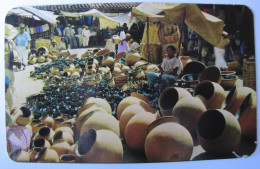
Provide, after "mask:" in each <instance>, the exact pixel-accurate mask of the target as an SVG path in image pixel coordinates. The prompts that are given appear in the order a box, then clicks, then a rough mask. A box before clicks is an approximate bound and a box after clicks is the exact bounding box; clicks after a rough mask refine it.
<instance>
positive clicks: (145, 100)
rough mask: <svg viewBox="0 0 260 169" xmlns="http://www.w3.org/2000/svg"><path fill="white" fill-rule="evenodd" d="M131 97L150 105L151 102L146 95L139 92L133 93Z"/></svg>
mask: <svg viewBox="0 0 260 169" xmlns="http://www.w3.org/2000/svg"><path fill="white" fill-rule="evenodd" d="M131 96H133V97H136V98H138V99H140V100H142V101H144V102H145V103H146V104H148V105H150V104H151V101H150V100H149V99H148V98H147V97H146V96H144V95H142V94H140V93H137V92H131Z"/></svg>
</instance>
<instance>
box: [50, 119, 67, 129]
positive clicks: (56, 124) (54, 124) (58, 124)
mask: <svg viewBox="0 0 260 169" xmlns="http://www.w3.org/2000/svg"><path fill="white" fill-rule="evenodd" d="M64 121H65V120H64V119H63V118H55V119H54V123H53V125H52V127H51V128H52V130H56V128H58V127H59V126H63V125H62V123H63V122H64Z"/></svg>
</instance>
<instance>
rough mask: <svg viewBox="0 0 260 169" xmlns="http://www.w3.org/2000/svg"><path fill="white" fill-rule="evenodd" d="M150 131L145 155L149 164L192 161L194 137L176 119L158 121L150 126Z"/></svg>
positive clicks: (146, 141) (169, 118)
mask: <svg viewBox="0 0 260 169" xmlns="http://www.w3.org/2000/svg"><path fill="white" fill-rule="evenodd" d="M164 118H167V119H168V120H167V119H164ZM171 118H173V119H171ZM161 121H162V122H161ZM148 130H149V133H148V135H147V137H146V140H145V154H146V157H147V159H148V161H149V162H170V161H187V160H190V158H191V155H192V151H193V140H192V137H191V135H190V133H189V131H188V130H187V129H186V128H185V127H183V126H182V125H180V124H178V120H176V119H175V118H174V117H163V118H160V119H157V120H155V121H154V122H153V123H152V124H150V126H149V129H148Z"/></svg>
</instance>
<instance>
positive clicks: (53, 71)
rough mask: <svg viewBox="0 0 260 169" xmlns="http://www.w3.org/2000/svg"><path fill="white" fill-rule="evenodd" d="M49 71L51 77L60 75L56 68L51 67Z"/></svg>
mask: <svg viewBox="0 0 260 169" xmlns="http://www.w3.org/2000/svg"><path fill="white" fill-rule="evenodd" d="M50 71H51V74H52V75H59V74H60V71H59V69H58V68H56V67H52V68H51V70H50Z"/></svg>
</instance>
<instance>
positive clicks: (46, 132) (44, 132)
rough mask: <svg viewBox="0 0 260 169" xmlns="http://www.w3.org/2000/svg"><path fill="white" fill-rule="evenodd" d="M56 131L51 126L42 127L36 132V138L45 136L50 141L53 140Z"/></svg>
mask: <svg viewBox="0 0 260 169" xmlns="http://www.w3.org/2000/svg"><path fill="white" fill-rule="evenodd" d="M54 134H55V133H54V131H53V130H52V128H49V127H42V128H40V129H39V130H38V133H37V134H36V138H44V139H46V140H48V141H50V142H51V141H52V139H53V136H54Z"/></svg>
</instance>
